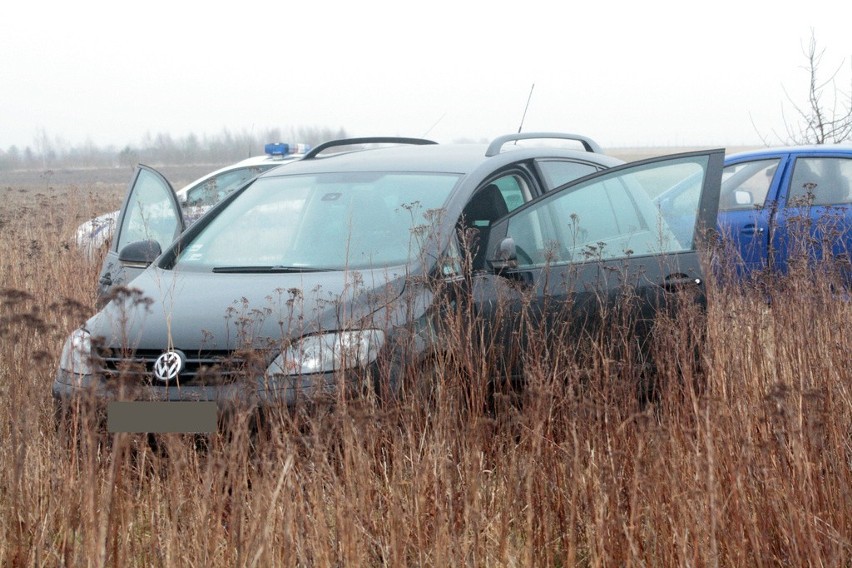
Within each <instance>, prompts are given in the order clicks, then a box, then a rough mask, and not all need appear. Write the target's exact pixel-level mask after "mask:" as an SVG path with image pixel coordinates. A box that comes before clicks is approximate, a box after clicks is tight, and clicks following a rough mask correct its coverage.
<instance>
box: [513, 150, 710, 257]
mask: <svg viewBox="0 0 852 568" xmlns="http://www.w3.org/2000/svg"><path fill="white" fill-rule="evenodd" d="M706 165H707V157H706V156H697V157H687V158H680V159H676V160H668V161H665V162H661V163H660V162H658V163H652V164H647V165H645V166H638V167H634V168H630V169H627V170H623V171H621V172H616V173H613V174H611V175H606V174H604V175H603V176H600V177H597V178H595V179H592V180H589V181H588V182H586V183H581V184H580V185H577V186H574V187H569V188H567V189H565V190H563V191H560V192H557V193H554V194H551V195H549V196H548V197H546V198H544V199H542V200H541V201H540V202H539V203H537V204H536V205H533V206H531V207H529V208H527V209H524V210H522V211H520V212H518V213H517V214H516V215H515V216H514V217H511V218H510V219H509V222H508V227H507V236H509V237H512V239H513V240H514V241H515V247H516V249H517V254H518V263H519V265H520V266H535V265H543V264H546V263H563V262H582V261H585V260H590V259H613V258H627V257H631V256H641V255H653V254H668V253H677V252H682V251H689V250H693V242H694V234H695V225H696V223H695V217H694V216H693V218H692V226H691V227H690V228H689V229H688V231H687V234H677V233H676V232H675V231H674V230H673V229H672V227H671V226H670V224H669V220H668V219H667V218H666V215H665V214H664V213H663V212H662V210H661V208H660V207H658V206H657V204H656V203H655V201H654V197H656V196H658V195H660V194H663V193H664V192H666V191H667V190H669V189H670V188H671V187H672V186H673V185H678V184H683V183H686V182H689V183H693V182H694V183H696V184H698V186H699V187H700V186H701V185H702V184H703V179H704V175H705V170H706ZM700 199H701V191H698V192H694V193H693V201H692V203H691V204H690V209H691V210H692V211H698V208H699V201H700Z"/></svg>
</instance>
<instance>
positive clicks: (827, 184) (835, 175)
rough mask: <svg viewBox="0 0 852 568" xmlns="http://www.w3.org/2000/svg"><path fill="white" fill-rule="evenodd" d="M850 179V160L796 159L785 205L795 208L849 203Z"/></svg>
mask: <svg viewBox="0 0 852 568" xmlns="http://www.w3.org/2000/svg"><path fill="white" fill-rule="evenodd" d="M850 179H852V159H848V158H798V159H797V160H796V165H795V167H794V169H793V178H792V180H791V181H790V190H789V194H788V196H787V205H788V206H789V207H798V206H802V205H839V204H843V203H850V202H852V198H850V192H849V185H850V184H849V180H850Z"/></svg>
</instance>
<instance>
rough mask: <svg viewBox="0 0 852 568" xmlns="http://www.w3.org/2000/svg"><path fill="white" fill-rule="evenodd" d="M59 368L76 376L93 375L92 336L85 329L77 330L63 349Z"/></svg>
mask: <svg viewBox="0 0 852 568" xmlns="http://www.w3.org/2000/svg"><path fill="white" fill-rule="evenodd" d="M59 368H60V369H62V370H63V371H67V372H69V373H74V374H75V375H91V374H92V336H91V335H90V334H89V332H88V331H86V330H84V329H75V330H74V332H73V333H72V334H71V335H70V336H69V337H68V339H67V340H66V341H65V345H64V346H63V347H62V357H60V358H59Z"/></svg>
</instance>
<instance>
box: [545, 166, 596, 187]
mask: <svg viewBox="0 0 852 568" xmlns="http://www.w3.org/2000/svg"><path fill="white" fill-rule="evenodd" d="M537 164H538V167H539V168H541V173H542V175H543V176H544V183H545V184H547V191H550V190H551V189H554V188H556V187H559V186H560V185H564V184H566V183H568V182H569V181H574V180H575V179H580V178H581V177H583V176H587V175H589V174H593V173H595V172H596V171H598V170H599V169H600V168H598V167H597V166H593V165H592V164H586V163H583V162H572V161H570V160H539V161H538V162H537Z"/></svg>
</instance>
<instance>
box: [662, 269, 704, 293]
mask: <svg viewBox="0 0 852 568" xmlns="http://www.w3.org/2000/svg"><path fill="white" fill-rule="evenodd" d="M703 283H704V281H703V280H701V278H697V277H695V276H689V275H687V274H683V273H682V272H679V273H676V274H669V275H668V276H666V278H665V281H664V282H663V288H665V289H666V291H668V292H674V291H675V290H679V289H683V288H692V287H698V286H701V285H702V284H703Z"/></svg>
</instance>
